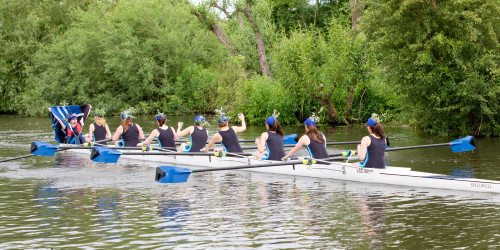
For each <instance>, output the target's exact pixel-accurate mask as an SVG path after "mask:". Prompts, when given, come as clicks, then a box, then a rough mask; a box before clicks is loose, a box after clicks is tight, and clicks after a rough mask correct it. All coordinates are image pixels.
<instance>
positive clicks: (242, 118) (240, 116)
mask: <svg viewBox="0 0 500 250" xmlns="http://www.w3.org/2000/svg"><path fill="white" fill-rule="evenodd" d="M238 118H239V119H240V121H241V127H237V126H233V127H232V128H233V130H234V132H236V133H239V132H243V131H245V130H247V125H246V124H245V115H244V114H239V115H238Z"/></svg>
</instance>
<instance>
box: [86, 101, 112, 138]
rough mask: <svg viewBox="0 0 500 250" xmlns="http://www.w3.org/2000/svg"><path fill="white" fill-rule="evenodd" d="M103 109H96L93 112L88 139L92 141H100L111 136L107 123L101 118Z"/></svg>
mask: <svg viewBox="0 0 500 250" xmlns="http://www.w3.org/2000/svg"><path fill="white" fill-rule="evenodd" d="M103 115H104V110H102V109H96V111H95V113H94V119H95V122H93V123H92V124H90V126H89V139H90V140H92V141H102V140H104V139H107V138H111V131H109V127H108V124H106V120H105V119H104V118H103Z"/></svg>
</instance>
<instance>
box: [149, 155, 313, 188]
mask: <svg viewBox="0 0 500 250" xmlns="http://www.w3.org/2000/svg"><path fill="white" fill-rule="evenodd" d="M313 162H314V160H313ZM308 163H309V161H299V160H295V161H277V162H270V163H262V164H253V165H240V166H231V167H221V168H204V169H189V168H180V167H172V166H160V167H157V168H156V175H155V180H156V181H157V182H160V183H181V182H186V181H187V179H188V177H189V175H190V174H191V173H200V172H210V171H220V170H235V169H245V168H262V167H275V166H283V165H294V164H308Z"/></svg>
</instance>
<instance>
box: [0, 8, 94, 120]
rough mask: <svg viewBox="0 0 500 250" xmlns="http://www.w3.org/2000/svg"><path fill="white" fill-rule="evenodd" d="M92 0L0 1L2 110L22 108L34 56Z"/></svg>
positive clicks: (64, 29) (0, 95)
mask: <svg viewBox="0 0 500 250" xmlns="http://www.w3.org/2000/svg"><path fill="white" fill-rule="evenodd" d="M92 2H94V1H93V0H87V1H77V2H75V1H67V0H61V1H38V0H29V1H26V0H0V5H1V6H2V7H1V8H0V25H1V29H0V50H1V53H0V112H14V111H20V110H21V106H22V101H21V99H20V97H21V95H22V93H23V92H24V91H25V89H26V78H27V73H26V68H27V67H29V66H30V65H31V63H32V59H33V55H34V54H35V53H36V52H37V51H38V50H39V49H40V48H41V47H42V46H44V45H46V44H50V43H51V42H52V41H53V39H54V37H56V36H58V35H60V34H62V33H64V32H65V31H66V30H67V29H68V28H69V27H70V25H71V24H72V23H73V22H74V20H75V13H76V11H79V10H85V9H86V8H87V7H88V6H89V5H90V4H92Z"/></svg>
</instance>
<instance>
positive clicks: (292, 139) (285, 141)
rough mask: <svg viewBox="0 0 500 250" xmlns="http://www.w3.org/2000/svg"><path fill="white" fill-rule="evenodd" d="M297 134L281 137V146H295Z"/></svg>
mask: <svg viewBox="0 0 500 250" xmlns="http://www.w3.org/2000/svg"><path fill="white" fill-rule="evenodd" d="M297 141H298V140H297V134H290V135H285V136H284V137H283V144H297Z"/></svg>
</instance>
